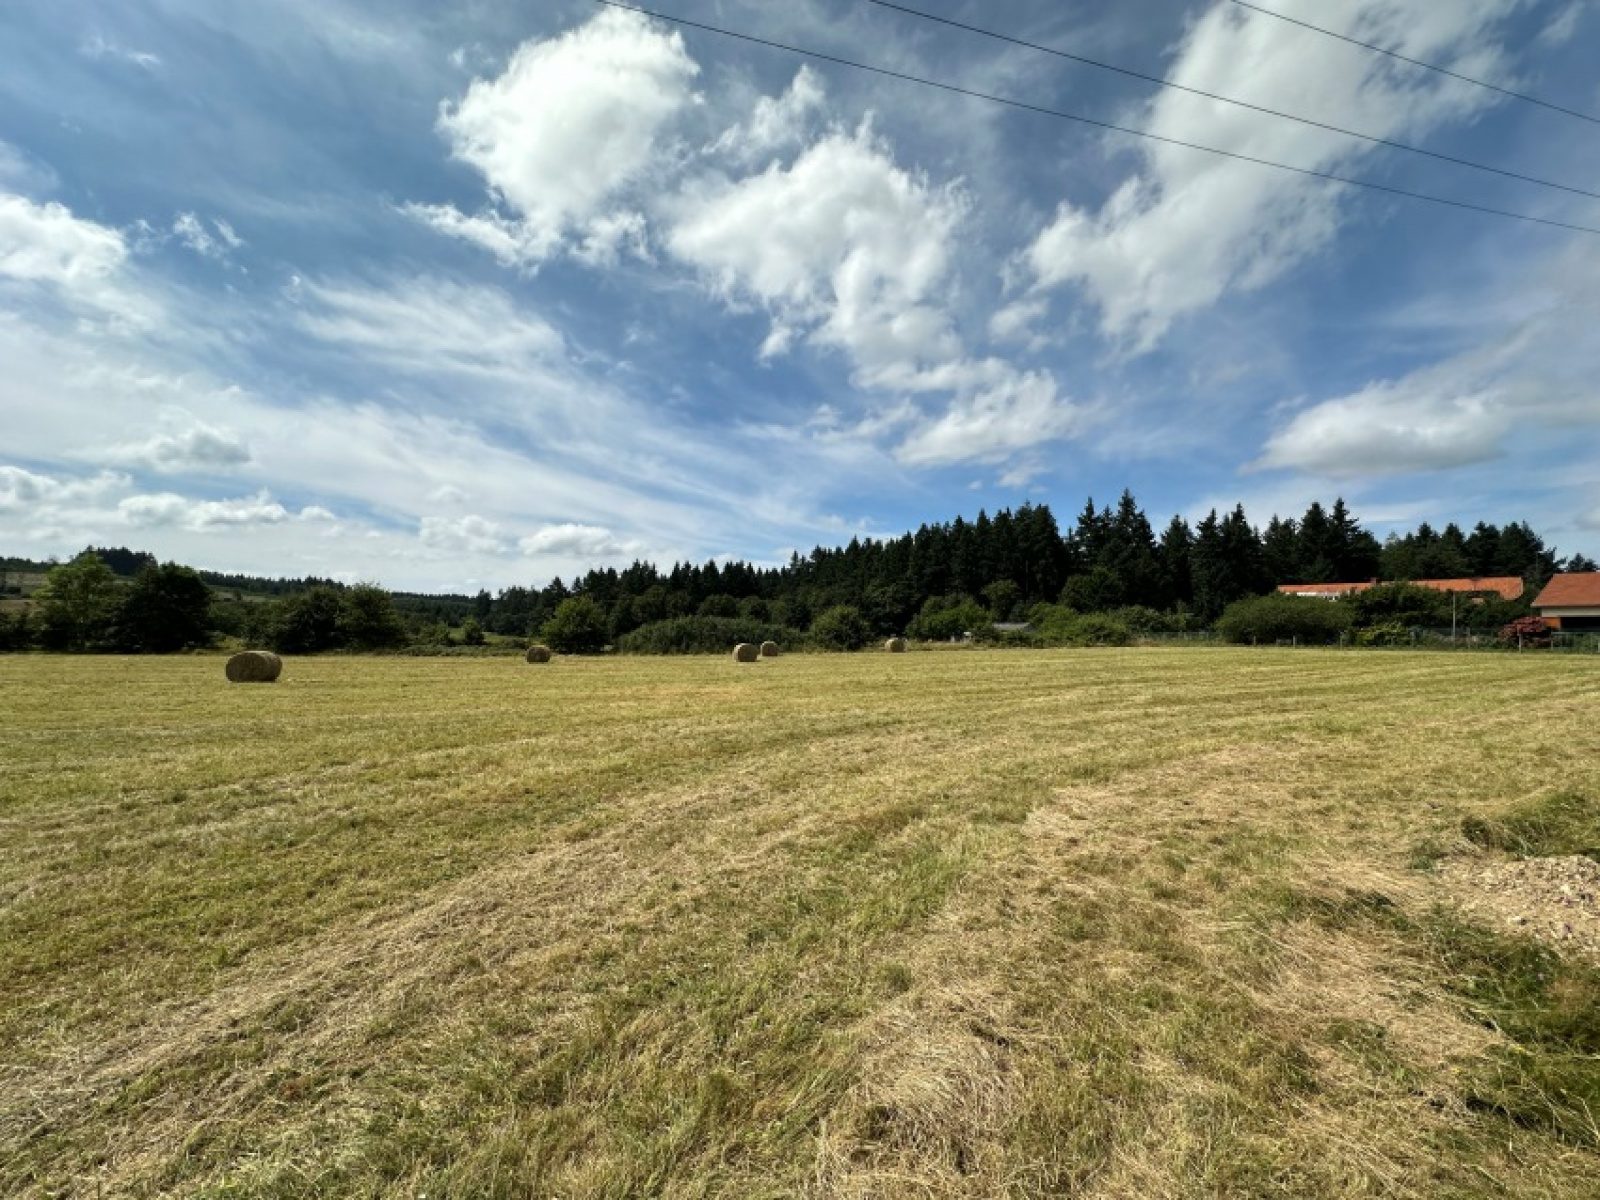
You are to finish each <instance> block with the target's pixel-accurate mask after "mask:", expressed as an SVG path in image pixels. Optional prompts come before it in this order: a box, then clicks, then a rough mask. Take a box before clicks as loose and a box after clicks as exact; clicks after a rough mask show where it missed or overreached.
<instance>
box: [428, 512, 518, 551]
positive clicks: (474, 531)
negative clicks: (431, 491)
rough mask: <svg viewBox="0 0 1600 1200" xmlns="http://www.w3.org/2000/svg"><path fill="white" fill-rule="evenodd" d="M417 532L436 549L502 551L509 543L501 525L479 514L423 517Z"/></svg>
mask: <svg viewBox="0 0 1600 1200" xmlns="http://www.w3.org/2000/svg"><path fill="white" fill-rule="evenodd" d="M418 536H419V537H421V539H422V543H423V545H425V546H429V547H431V548H433V549H435V550H460V551H466V552H467V553H469V554H501V553H504V552H505V550H506V545H507V543H506V539H505V536H504V535H503V534H502V533H501V532H500V527H499V526H498V525H496V524H495V523H494V522H493V521H490V520H486V519H485V518H483V517H479V516H465V517H423V518H422V521H421V528H420V529H419V531H418Z"/></svg>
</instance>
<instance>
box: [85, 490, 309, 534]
mask: <svg viewBox="0 0 1600 1200" xmlns="http://www.w3.org/2000/svg"><path fill="white" fill-rule="evenodd" d="M117 511H118V512H119V513H120V514H121V516H122V519H123V520H124V521H126V522H127V523H128V524H129V525H136V526H177V527H180V528H183V529H187V530H189V531H190V532H193V533H208V532H212V531H215V530H219V529H238V528H243V527H247V526H252V525H278V524H282V523H283V522H285V521H289V520H292V519H293V517H292V515H291V514H290V512H289V510H288V509H286V508H284V506H283V505H281V504H279V503H278V502H277V501H276V500H274V499H272V497H271V496H270V495H269V494H268V493H267V492H266V491H265V490H262V491H260V492H257V493H256V494H255V495H254V496H241V497H238V498H236V499H232V500H191V499H189V498H187V497H185V496H180V495H178V494H177V493H175V492H155V493H149V494H144V495H138V496H129V497H127V498H126V499H124V500H122V501H120V502H119V503H118V504H117Z"/></svg>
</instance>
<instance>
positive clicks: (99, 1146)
mask: <svg viewBox="0 0 1600 1200" xmlns="http://www.w3.org/2000/svg"><path fill="white" fill-rule="evenodd" d="M724 663H725V660H722V659H720V658H710V657H708V658H700V659H682V658H674V659H667V660H656V659H646V658H629V659H620V660H581V659H561V660H558V661H557V662H555V663H553V664H552V665H551V667H550V669H549V670H548V671H541V672H538V673H537V679H536V680H534V679H530V677H529V676H528V675H524V674H521V673H519V672H518V671H517V670H516V669H515V667H514V665H513V664H510V663H507V662H505V661H497V660H492V659H488V660H474V659H371V660H362V659H346V658H338V659H311V660H297V661H296V663H295V669H294V671H293V672H289V673H286V674H285V676H284V678H283V680H282V682H280V683H279V685H278V686H277V687H275V688H272V689H263V690H260V691H254V690H246V689H229V688H228V686H227V684H226V683H225V682H224V681H223V680H222V679H221V678H220V677H219V673H218V672H217V671H216V660H215V659H206V658H200V659H187V658H185V659H58V658H43V657H24V658H10V659H0V709H3V710H4V711H6V712H7V713H8V714H10V717H9V719H8V720H7V722H6V723H5V725H4V726H3V728H0V844H3V845H4V846H5V847H6V849H7V853H6V854H5V855H3V856H0V1193H4V1194H7V1195H21V1196H39V1197H43V1196H64V1195H97V1194H104V1195H126V1196H167V1195H215V1196H222V1195H226V1196H313V1195H336V1194H337V1195H346V1194H350V1195H371V1196H396V1197H398V1196H415V1195H418V1194H424V1193H425V1194H426V1195H428V1196H430V1197H441V1196H462V1197H466V1196H523V1195H559V1196H574V1197H577V1196H615V1197H624V1196H638V1195H665V1196H674V1197H690V1196H711V1195H726V1196H789V1195H809V1196H816V1197H832V1196H860V1197H869V1196H870V1197H894V1196H907V1197H911V1196H936V1197H944V1196H974V1197H976V1196H1001V1195H1010V1196H1049V1195H1062V1194H1080V1195H1089V1196H1107V1197H1110V1196H1155V1197H1162V1196H1174V1197H1176V1196H1192V1195H1202V1194H1203V1195H1239V1196H1255V1195H1263V1194H1281V1195H1303V1196H1329V1195H1351V1196H1358V1195H1396V1196H1418V1197H1421V1196H1430V1197H1431V1196H1493V1195H1503V1194H1516V1195H1527V1196H1571V1197H1587V1196H1591V1195H1592V1194H1593V1186H1594V1185H1593V1180H1594V1179H1595V1178H1596V1177H1600V1131H1597V1132H1595V1134H1594V1135H1593V1136H1592V1137H1591V1136H1590V1135H1589V1134H1588V1133H1587V1132H1586V1131H1585V1127H1584V1125H1583V1123H1582V1119H1581V1112H1579V1111H1578V1110H1577V1109H1576V1108H1575V1106H1574V1105H1573V1104H1572V1103H1569V1102H1568V1101H1566V1100H1563V1099H1562V1097H1561V1088H1562V1087H1568V1090H1569V1092H1570V1093H1571V1094H1574V1095H1575V1094H1578V1092H1577V1091H1576V1090H1574V1089H1577V1088H1578V1086H1579V1084H1583V1083H1584V1081H1585V1080H1592V1078H1593V1072H1594V1069H1595V1068H1594V1066H1593V1058H1594V1052H1593V1051H1592V1050H1590V1051H1583V1052H1580V1051H1582V1045H1581V1044H1580V1043H1582V1039H1583V1037H1584V1036H1586V1035H1584V1034H1583V1033H1582V1031H1581V1025H1579V1026H1575V1028H1577V1029H1578V1030H1579V1032H1577V1033H1572V1032H1571V1031H1570V1030H1569V1029H1568V1025H1563V1024H1561V1021H1560V1020H1559V1018H1561V1016H1562V1007H1561V1006H1562V1005H1563V1004H1568V1005H1569V1006H1570V1005H1572V1004H1578V1003H1579V1002H1580V1001H1582V999H1583V998H1584V997H1585V996H1588V995H1590V994H1591V993H1588V992H1585V991H1584V990H1583V989H1584V988H1585V987H1588V986H1589V983H1590V977H1589V976H1587V975H1583V974H1581V973H1574V972H1575V971H1576V968H1569V967H1568V966H1565V965H1563V964H1562V963H1560V962H1557V961H1556V960H1548V961H1547V960H1542V959H1541V960H1537V961H1539V962H1540V963H1544V964H1545V965H1544V966H1540V967H1539V975H1540V978H1539V979H1538V980H1534V979H1532V978H1531V976H1530V977H1529V978H1527V979H1524V978H1522V977H1521V976H1515V977H1514V976H1513V975H1511V974H1509V973H1508V972H1509V971H1510V968H1509V967H1507V968H1505V971H1502V974H1504V976H1505V977H1504V978H1503V979H1502V978H1499V977H1498V976H1495V972H1496V971H1497V970H1500V968H1499V967H1497V966H1496V965H1495V964H1497V963H1501V962H1511V961H1512V959H1513V958H1514V957H1515V955H1512V954H1510V953H1509V952H1504V951H1503V948H1502V947H1501V943H1500V942H1498V941H1496V940H1495V935H1493V934H1491V933H1488V932H1485V931H1482V930H1476V929H1474V928H1472V927H1470V926H1466V925H1460V924H1458V923H1455V922H1454V920H1453V918H1449V917H1448V916H1447V915H1446V914H1443V913H1442V912H1440V911H1439V910H1436V908H1435V906H1436V905H1437V904H1438V903H1439V902H1440V901H1441V899H1442V898H1443V895H1444V893H1443V891H1442V889H1440V887H1439V886H1438V883H1437V880H1436V878H1435V876H1434V874H1433V873H1432V872H1431V871H1430V870H1428V869H1424V868H1422V867H1419V866H1418V865H1417V864H1418V861H1419V860H1418V858H1417V855H1416V849H1417V847H1418V846H1419V845H1423V844H1432V845H1434V846H1436V847H1440V846H1442V847H1444V848H1445V849H1448V850H1451V851H1452V852H1454V853H1459V854H1476V855H1484V854H1487V853H1490V852H1488V851H1483V850H1480V849H1478V848H1476V847H1474V846H1472V845H1470V844H1469V843H1466V842H1465V841H1464V840H1463V839H1461V838H1460V836H1459V832H1458V831H1459V830H1460V828H1461V823H1462V819H1463V818H1464V817H1471V818H1476V819H1479V820H1495V819H1498V818H1500V817H1501V816H1502V815H1503V814H1505V813H1507V812H1510V811H1513V810H1516V809H1517V806H1518V805H1519V804H1522V803H1524V802H1525V801H1526V799H1527V797H1528V796H1530V795H1535V794H1539V793H1541V792H1543V791H1546V790H1548V789H1550V788H1555V787H1559V788H1561V789H1564V791H1565V792H1566V793H1571V794H1573V795H1584V796H1588V797H1590V798H1597V797H1600V733H1597V731H1596V727H1595V724H1594V722H1593V719H1592V714H1593V712H1594V711H1595V710H1596V704H1597V701H1600V677H1597V676H1596V675H1595V674H1594V672H1593V670H1592V666H1591V664H1589V663H1587V662H1585V661H1578V660H1570V659H1548V658H1539V657H1536V656H1525V657H1513V656H1493V657H1482V658H1471V659H1468V658H1465V657H1446V656H1427V655H1410V654H1370V655H1355V654H1350V655H1340V654H1334V653H1326V654H1324V653H1318V652H1309V651H1298V652H1287V651H1285V652H1273V651H1262V652H1244V651H1239V652H1233V651H1215V650H1213V651H1159V650H1157V651H1076V652H1059V653H1057V652H1049V653H1019V652H998V651H997V652H974V653H968V654H962V655H934V654H919V655H904V656H894V657H892V658H891V657H887V656H883V655H859V656H833V655H816V656H808V655H802V656H789V657H785V658H783V659H781V660H779V661H778V662H775V663H773V664H772V670H770V671H762V672H757V673H749V674H746V673H732V672H729V671H727V670H726V667H725V665H724ZM530 686H532V687H533V688H534V691H533V693H532V694H530V693H529V691H528V689H529V687H530ZM1519 961H1520V960H1519ZM1530 961H1533V960H1530ZM1463 963H1469V965H1470V970H1468V969H1467V968H1466V967H1463V966H1462V964H1463ZM1546 972H1548V973H1549V979H1548V980H1546V979H1545V978H1544V976H1545V974H1546ZM1469 977H1470V981H1469ZM1490 977H1494V978H1490ZM1484 979H1489V980H1490V982H1495V981H1496V980H1498V983H1499V984H1500V985H1503V986H1501V987H1500V990H1499V991H1496V992H1494V994H1493V997H1491V998H1489V999H1485V998H1484V996H1485V993H1484V992H1483V991H1481V990H1474V989H1475V988H1477V987H1478V983H1476V982H1471V981H1482V980H1484ZM1524 984H1525V985H1526V988H1524V987H1523V985H1524ZM1513 985H1514V986H1513ZM1519 988H1521V989H1523V990H1518V989H1519ZM1528 989H1531V990H1528ZM1507 997H1510V998H1509V999H1508V998H1507ZM1518 997H1523V998H1524V999H1522V1000H1519V999H1517V998H1518ZM1526 997H1534V998H1535V999H1537V1000H1538V1003H1540V1004H1543V1005H1544V1006H1545V1008H1546V1009H1548V1011H1544V1010H1541V1011H1540V1012H1539V1013H1532V1011H1531V1009H1529V1010H1527V1011H1524V1009H1518V1008H1516V1007H1515V1004H1516V1003H1524V1002H1525V1007H1526V1005H1531V1004H1533V1002H1534V1001H1533V1000H1528V999H1526ZM1574 998H1575V999H1574ZM1508 1006H1509V1007H1508ZM1530 1022H1532V1023H1531V1024H1530ZM1541 1022H1542V1023H1541ZM1569 1024H1570V1022H1569ZM1563 1039H1565V1040H1563ZM1585 1053H1586V1054H1587V1055H1588V1057H1587V1059H1586V1058H1585ZM1586 1062H1587V1063H1588V1066H1587V1067H1586V1066H1585V1063H1586ZM1585 1070H1588V1071H1589V1072H1590V1074H1589V1075H1583V1074H1582V1072H1583V1071H1585ZM1562 1072H1566V1073H1565V1074H1562ZM1574 1072H1576V1073H1577V1074H1574ZM1552 1080H1555V1081H1565V1083H1562V1084H1561V1086H1560V1087H1558V1086H1557V1085H1556V1083H1552V1082H1551V1081H1552ZM1574 1081H1576V1082H1574ZM1569 1085H1570V1086H1569ZM1585 1086H1586V1085H1585ZM1524 1101H1527V1102H1526V1103H1524ZM1539 1103H1546V1106H1547V1107H1548V1109H1549V1113H1550V1115H1549V1116H1548V1117H1545V1116H1542V1115H1541V1114H1542V1112H1543V1110H1541V1109H1540V1108H1539V1107H1538V1105H1539Z"/></svg>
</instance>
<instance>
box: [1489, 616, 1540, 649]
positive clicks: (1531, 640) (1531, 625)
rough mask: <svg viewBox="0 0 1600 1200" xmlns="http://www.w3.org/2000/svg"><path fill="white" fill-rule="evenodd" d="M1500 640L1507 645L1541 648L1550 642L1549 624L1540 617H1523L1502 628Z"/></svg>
mask: <svg viewBox="0 0 1600 1200" xmlns="http://www.w3.org/2000/svg"><path fill="white" fill-rule="evenodd" d="M1500 640H1501V641H1502V642H1503V643H1505V644H1506V645H1507V646H1517V647H1522V646H1534V647H1539V648H1543V647H1546V646H1548V645H1549V644H1550V626H1549V625H1547V624H1545V622H1544V619H1543V618H1541V617H1523V618H1521V619H1520V620H1517V621H1512V622H1511V623H1510V624H1509V625H1507V626H1505V627H1504V628H1502V629H1501V630H1500Z"/></svg>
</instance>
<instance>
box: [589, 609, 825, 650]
mask: <svg viewBox="0 0 1600 1200" xmlns="http://www.w3.org/2000/svg"><path fill="white" fill-rule="evenodd" d="M801 641H802V637H801V635H800V634H798V633H796V632H795V631H794V630H793V629H787V628H785V627H784V626H782V625H773V624H770V623H769V622H766V621H756V620H751V619H750V618H747V617H674V618H672V619H671V620H667V621H652V622H650V624H648V625H641V626H640V627H639V628H638V629H635V630H633V631H632V632H630V633H625V634H623V635H622V637H620V638H618V639H617V651H618V652H619V653H622V654H726V653H727V652H728V651H729V650H731V649H732V648H733V647H734V646H736V645H738V644H739V643H740V642H749V643H751V644H752V645H757V646H758V645H760V644H761V643H762V642H777V643H778V645H779V647H780V648H782V649H784V650H792V649H794V648H795V647H796V646H798V645H799V644H800V642H801Z"/></svg>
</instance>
